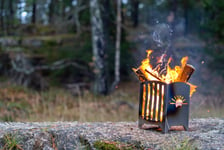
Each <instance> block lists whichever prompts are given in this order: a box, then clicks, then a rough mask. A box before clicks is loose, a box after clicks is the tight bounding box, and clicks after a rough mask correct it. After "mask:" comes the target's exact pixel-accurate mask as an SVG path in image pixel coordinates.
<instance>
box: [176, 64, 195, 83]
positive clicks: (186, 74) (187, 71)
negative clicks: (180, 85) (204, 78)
mask: <svg viewBox="0 0 224 150" xmlns="http://www.w3.org/2000/svg"><path fill="white" fill-rule="evenodd" d="M194 71H195V68H194V67H193V66H192V65H190V64H186V65H185V66H184V68H183V70H182V72H181V74H180V75H179V76H178V78H177V80H178V81H180V82H187V81H188V80H189V79H190V77H191V75H192V74H193V72H194Z"/></svg>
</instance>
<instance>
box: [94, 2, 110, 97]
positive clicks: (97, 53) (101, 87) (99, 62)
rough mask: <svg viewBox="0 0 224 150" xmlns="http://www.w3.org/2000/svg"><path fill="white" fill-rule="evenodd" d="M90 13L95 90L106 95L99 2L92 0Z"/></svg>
mask: <svg viewBox="0 0 224 150" xmlns="http://www.w3.org/2000/svg"><path fill="white" fill-rule="evenodd" d="M90 13H91V25H92V27H91V28H92V45H93V61H94V74H95V79H94V87H93V88H94V89H93V90H94V92H95V93H96V94H103V95H105V94H107V92H108V87H107V77H106V66H105V41H104V40H105V39H104V33H103V23H102V18H101V13H100V6H99V2H98V0H90Z"/></svg>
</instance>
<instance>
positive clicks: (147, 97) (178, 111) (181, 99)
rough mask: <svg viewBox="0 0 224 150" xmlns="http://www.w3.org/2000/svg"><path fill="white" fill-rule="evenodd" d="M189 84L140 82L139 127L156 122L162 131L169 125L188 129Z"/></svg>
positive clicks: (167, 128)
mask: <svg viewBox="0 0 224 150" xmlns="http://www.w3.org/2000/svg"><path fill="white" fill-rule="evenodd" d="M189 95H190V86H189V85H188V84H186V83H184V82H174V83H170V84H166V83H164V82H160V81H145V82H142V83H140V101H139V127H140V128H142V126H143V124H148V123H153V124H157V125H158V126H159V127H160V128H161V129H162V131H163V132H164V133H167V132H168V130H169V129H170V127H171V126H177V125H182V126H183V127H184V129H185V130H188V120H189V99H190V96H189Z"/></svg>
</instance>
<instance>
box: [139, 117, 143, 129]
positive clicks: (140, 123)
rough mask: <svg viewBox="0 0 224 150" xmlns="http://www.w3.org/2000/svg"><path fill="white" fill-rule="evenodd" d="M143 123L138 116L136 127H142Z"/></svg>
mask: <svg viewBox="0 0 224 150" xmlns="http://www.w3.org/2000/svg"><path fill="white" fill-rule="evenodd" d="M143 124H144V121H143V119H142V118H141V117H139V119H138V127H139V128H140V129H142V126H143Z"/></svg>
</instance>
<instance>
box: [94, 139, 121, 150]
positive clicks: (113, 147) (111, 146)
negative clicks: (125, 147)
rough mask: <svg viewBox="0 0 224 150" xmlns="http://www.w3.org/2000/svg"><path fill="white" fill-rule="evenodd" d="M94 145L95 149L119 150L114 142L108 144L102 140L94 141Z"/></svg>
mask: <svg viewBox="0 0 224 150" xmlns="http://www.w3.org/2000/svg"><path fill="white" fill-rule="evenodd" d="M94 147H95V148H96V149H97V150H119V148H118V147H117V146H116V145H115V144H109V143H105V142H103V141H96V142H95V143H94Z"/></svg>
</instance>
